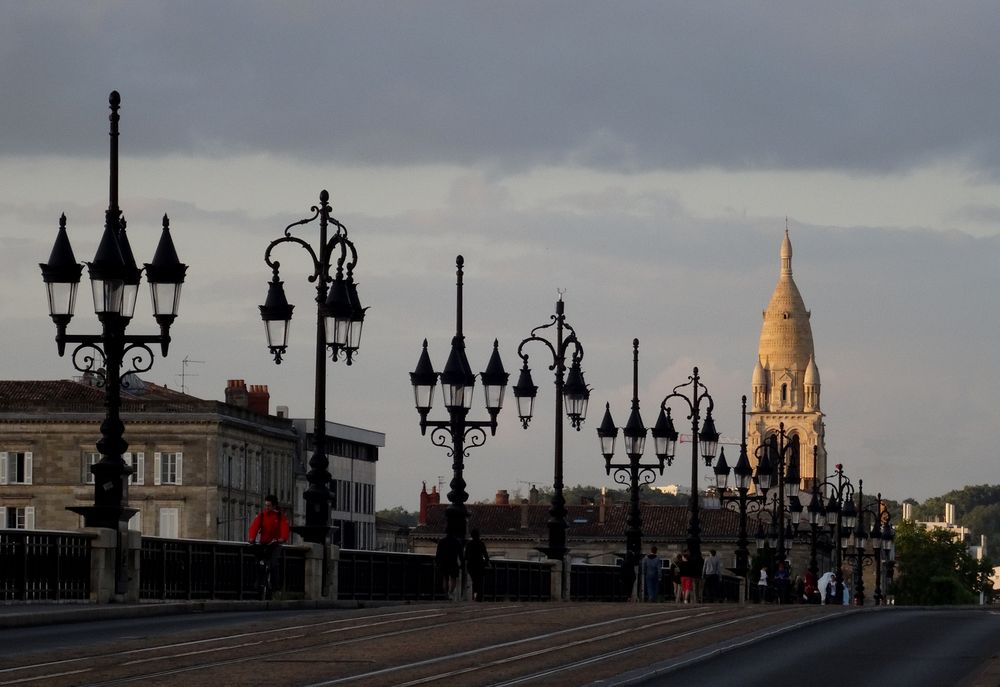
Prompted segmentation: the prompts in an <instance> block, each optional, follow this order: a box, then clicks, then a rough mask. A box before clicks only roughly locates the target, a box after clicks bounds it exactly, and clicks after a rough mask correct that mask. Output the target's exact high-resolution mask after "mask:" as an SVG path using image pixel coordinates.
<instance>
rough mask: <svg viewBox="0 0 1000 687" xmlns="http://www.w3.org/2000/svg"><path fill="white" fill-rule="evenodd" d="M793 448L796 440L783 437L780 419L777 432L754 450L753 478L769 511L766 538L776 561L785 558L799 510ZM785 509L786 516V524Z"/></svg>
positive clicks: (797, 473)
mask: <svg viewBox="0 0 1000 687" xmlns="http://www.w3.org/2000/svg"><path fill="white" fill-rule="evenodd" d="M797 449H798V443H797V442H794V441H787V436H786V434H785V423H783V422H782V423H780V424H779V425H778V433H777V434H772V435H771V436H770V438H769V439H768V440H767V441H765V442H764V443H763V444H761V445H760V446H758V447H757V450H756V455H757V459H758V462H757V475H756V482H757V486H758V487H759V488H760V493H761V496H762V497H763V501H764V509H765V510H767V511H769V512H770V513H771V533H772V536H771V537H770V539H771V544H772V548H773V549H774V551H775V554H776V556H777V559H776V560H777V561H779V562H780V561H784V560H785V557H786V555H787V553H788V551H787V548H786V544H791V542H792V540H793V538H794V530H795V529H796V528H797V527H798V525H799V517H800V515H801V513H802V505H801V504H800V503H799V463H798V456H797V455H796V453H795V452H796V451H797ZM769 492H770V493H769ZM786 495H787V496H788V499H787V502H786V499H785V496H786ZM786 512H787V513H788V515H789V516H790V517H789V519H790V523H787V526H786V522H785V514H786Z"/></svg>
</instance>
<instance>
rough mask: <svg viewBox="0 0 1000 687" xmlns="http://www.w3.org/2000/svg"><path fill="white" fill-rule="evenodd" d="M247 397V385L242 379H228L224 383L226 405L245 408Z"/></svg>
mask: <svg viewBox="0 0 1000 687" xmlns="http://www.w3.org/2000/svg"><path fill="white" fill-rule="evenodd" d="M248 401H249V397H248V396H247V385H246V382H244V381H243V380H242V379H230V380H229V381H228V382H226V403H228V404H229V405H231V406H237V407H239V408H246V407H247V403H248Z"/></svg>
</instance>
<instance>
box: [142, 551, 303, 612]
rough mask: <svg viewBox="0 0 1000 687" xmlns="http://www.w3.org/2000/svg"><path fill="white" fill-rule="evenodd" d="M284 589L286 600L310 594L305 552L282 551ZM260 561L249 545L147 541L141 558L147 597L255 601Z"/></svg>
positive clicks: (280, 570) (281, 579)
mask: <svg viewBox="0 0 1000 687" xmlns="http://www.w3.org/2000/svg"><path fill="white" fill-rule="evenodd" d="M279 586H280V588H281V592H282V594H284V595H286V596H292V597H295V596H299V597H301V596H302V595H304V593H305V550H304V549H303V548H300V547H295V546H283V547H281V554H280V559H279ZM258 594H259V592H258V591H257V559H256V557H255V556H254V555H253V552H252V549H251V548H250V546H249V545H248V544H245V543H242V542H220V541H205V540H199V539H165V538H162V537H143V538H142V544H141V549H140V554H139V598H141V599H158V600H171V599H237V600H238V599H254V598H258Z"/></svg>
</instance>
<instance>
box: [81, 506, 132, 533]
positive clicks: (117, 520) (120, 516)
mask: <svg viewBox="0 0 1000 687" xmlns="http://www.w3.org/2000/svg"><path fill="white" fill-rule="evenodd" d="M66 510H69V511H73V512H74V513H77V514H79V515H82V516H83V526H84V527H103V528H105V529H109V530H117V529H118V527H119V525H120V524H121V523H123V522H128V521H129V520H131V519H132V516H133V515H135V514H136V513H138V512H139V509H138V508H129V507H128V506H68V507H67V508H66Z"/></svg>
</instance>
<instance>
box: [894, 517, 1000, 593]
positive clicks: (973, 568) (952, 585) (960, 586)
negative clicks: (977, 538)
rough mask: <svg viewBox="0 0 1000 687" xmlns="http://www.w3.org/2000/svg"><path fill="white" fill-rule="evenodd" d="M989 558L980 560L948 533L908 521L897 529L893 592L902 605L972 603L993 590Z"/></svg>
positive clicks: (900, 524)
mask: <svg viewBox="0 0 1000 687" xmlns="http://www.w3.org/2000/svg"><path fill="white" fill-rule="evenodd" d="M991 566H992V564H991V563H990V562H989V560H988V559H984V560H983V561H976V560H975V559H974V558H973V557H972V556H971V555H969V552H968V551H967V550H966V548H965V544H964V543H963V542H962V541H961V540H959V539H956V538H955V536H954V535H953V534H952V533H951V532H949V531H947V530H939V529H930V530H929V529H927V528H926V527H925V526H923V525H918V524H915V523H913V522H910V521H908V520H904V521H903V522H901V523H899V526H898V527H897V528H896V576H895V579H894V580H893V583H892V587H891V589H890V593H891V594H893V595H894V596H895V598H896V603H897V604H901V605H943V604H971V603H977V602H978V600H979V599H978V596H979V592H980V591H986V592H989V591H990V590H991V586H990V580H989V576H990V574H991V573H992V572H993V571H992V567H991Z"/></svg>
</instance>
